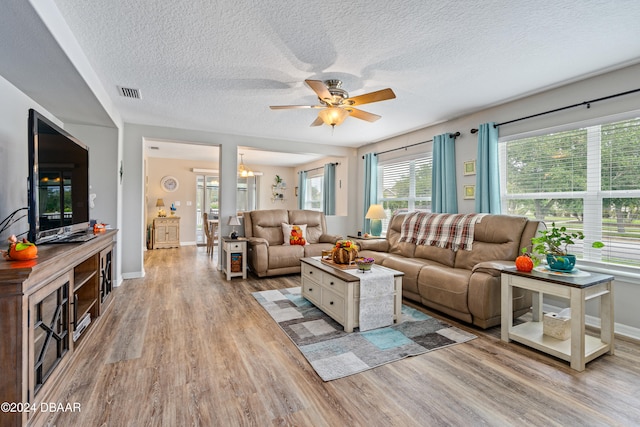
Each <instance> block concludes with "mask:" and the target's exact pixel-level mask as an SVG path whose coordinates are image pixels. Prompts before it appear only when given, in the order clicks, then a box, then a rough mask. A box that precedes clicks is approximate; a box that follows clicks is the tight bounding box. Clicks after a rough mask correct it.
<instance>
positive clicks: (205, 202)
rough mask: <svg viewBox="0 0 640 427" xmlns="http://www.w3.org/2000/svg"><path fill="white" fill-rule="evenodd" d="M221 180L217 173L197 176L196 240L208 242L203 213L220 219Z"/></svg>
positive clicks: (200, 242) (198, 242)
mask: <svg viewBox="0 0 640 427" xmlns="http://www.w3.org/2000/svg"><path fill="white" fill-rule="evenodd" d="M219 193H220V182H219V179H218V176H217V175H198V176H197V177H196V242H197V244H199V245H204V244H206V237H205V236H204V227H203V224H202V214H203V213H204V212H206V213H207V214H208V215H209V219H219V218H218V212H219V206H218V203H219Z"/></svg>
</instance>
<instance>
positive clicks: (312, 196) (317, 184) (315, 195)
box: [304, 172, 324, 211]
mask: <svg viewBox="0 0 640 427" xmlns="http://www.w3.org/2000/svg"><path fill="white" fill-rule="evenodd" d="M323 185H324V174H323V173H322V172H321V173H320V174H317V175H313V176H307V179H306V181H305V186H306V187H305V199H304V208H305V209H309V210H313V211H322V188H323Z"/></svg>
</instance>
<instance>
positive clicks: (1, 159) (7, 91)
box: [0, 76, 122, 284]
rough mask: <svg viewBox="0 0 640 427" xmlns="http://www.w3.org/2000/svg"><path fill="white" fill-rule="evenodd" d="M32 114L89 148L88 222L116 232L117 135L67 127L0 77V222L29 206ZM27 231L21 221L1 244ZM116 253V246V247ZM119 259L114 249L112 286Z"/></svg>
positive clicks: (116, 132)
mask: <svg viewBox="0 0 640 427" xmlns="http://www.w3.org/2000/svg"><path fill="white" fill-rule="evenodd" d="M30 108H33V109H35V110H37V111H38V112H39V113H41V114H43V115H44V116H45V117H47V118H48V119H50V120H51V121H52V122H54V123H55V124H57V125H58V126H60V127H62V128H64V129H65V130H66V131H67V132H69V133H70V134H71V135H73V136H75V137H77V138H78V139H80V140H81V141H82V142H83V143H85V144H86V145H88V146H89V156H90V157H89V164H90V171H89V173H90V176H89V180H90V183H91V186H92V189H93V190H92V191H95V192H96V194H98V197H97V198H96V200H95V202H96V207H95V208H94V209H92V210H91V216H92V217H93V218H96V219H98V220H100V221H104V222H107V223H109V224H110V225H112V226H113V227H114V228H116V227H117V226H118V192H119V187H118V175H117V164H118V145H119V139H118V138H119V130H118V129H115V128H106V127H97V126H84V125H76V124H71V123H66V124H65V123H63V122H62V121H60V120H59V119H57V118H56V117H54V116H53V115H52V114H51V113H49V112H48V111H47V110H45V108H44V107H42V106H41V105H39V104H37V103H36V102H35V101H34V100H33V99H31V98H29V97H28V96H27V95H25V94H24V93H23V92H21V91H20V90H18V89H17V88H16V87H15V86H13V85H12V84H11V83H9V82H8V81H7V80H5V79H4V78H3V77H2V76H0V170H2V171H3V177H2V181H3V185H2V190H0V219H4V218H5V217H6V216H7V215H9V214H10V213H11V212H12V211H13V210H15V209H18V208H21V207H26V206H27V204H28V201H27V180H28V177H29V167H28V147H27V138H28V137H27V135H28V133H27V127H28V126H27V121H28V115H29V109H30ZM24 214H26V211H25V212H24ZM16 217H17V216H16ZM28 229H29V224H28V222H27V219H26V217H25V218H24V219H22V220H20V221H19V222H18V223H16V224H15V225H14V226H12V227H11V228H10V229H8V230H6V231H5V232H4V233H2V234H0V241H2V242H4V241H6V239H7V237H8V236H9V235H11V234H16V235H18V234H21V233H25V232H26V231H28ZM25 237H26V235H25ZM119 247H120V241H118V248H119ZM119 257H120V250H119V249H116V258H117V259H116V284H119V283H120V282H121V280H122V279H121V268H120V267H121V266H120V261H119Z"/></svg>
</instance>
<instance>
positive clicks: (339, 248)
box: [331, 240, 359, 264]
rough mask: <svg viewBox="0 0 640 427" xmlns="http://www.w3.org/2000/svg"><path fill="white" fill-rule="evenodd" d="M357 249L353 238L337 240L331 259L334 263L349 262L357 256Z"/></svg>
mask: <svg viewBox="0 0 640 427" xmlns="http://www.w3.org/2000/svg"><path fill="white" fill-rule="evenodd" d="M358 249H359V248H358V245H356V243H355V242H354V241H353V240H338V241H337V242H336V245H335V246H334V248H333V250H332V255H331V259H333V262H335V263H336V264H351V263H353V262H354V261H355V259H356V258H357V257H358Z"/></svg>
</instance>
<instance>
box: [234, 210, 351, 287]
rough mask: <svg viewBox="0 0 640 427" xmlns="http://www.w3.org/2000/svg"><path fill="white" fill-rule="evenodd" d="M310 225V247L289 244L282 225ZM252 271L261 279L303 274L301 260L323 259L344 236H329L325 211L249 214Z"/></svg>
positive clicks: (246, 226) (247, 226)
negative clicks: (314, 257) (280, 275)
mask: <svg viewBox="0 0 640 427" xmlns="http://www.w3.org/2000/svg"><path fill="white" fill-rule="evenodd" d="M283 223H285V224H291V225H302V224H306V226H307V228H306V241H307V243H308V244H307V245H304V246H299V245H285V244H284V238H285V236H284V233H283V231H282V224H283ZM244 236H245V237H246V238H247V239H248V245H247V252H248V254H247V258H248V259H247V260H248V264H249V268H250V269H251V270H252V271H253V272H254V273H255V274H256V275H258V276H259V277H266V276H275V275H279V274H293V273H300V258H304V257H311V256H320V255H322V251H323V250H329V249H331V248H332V247H333V246H334V245H335V243H336V241H338V240H340V239H341V238H342V236H338V235H331V234H327V224H326V219H325V216H324V214H323V213H322V212H318V211H309V210H290V211H289V210H286V209H271V210H258V211H251V212H245V214H244Z"/></svg>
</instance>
